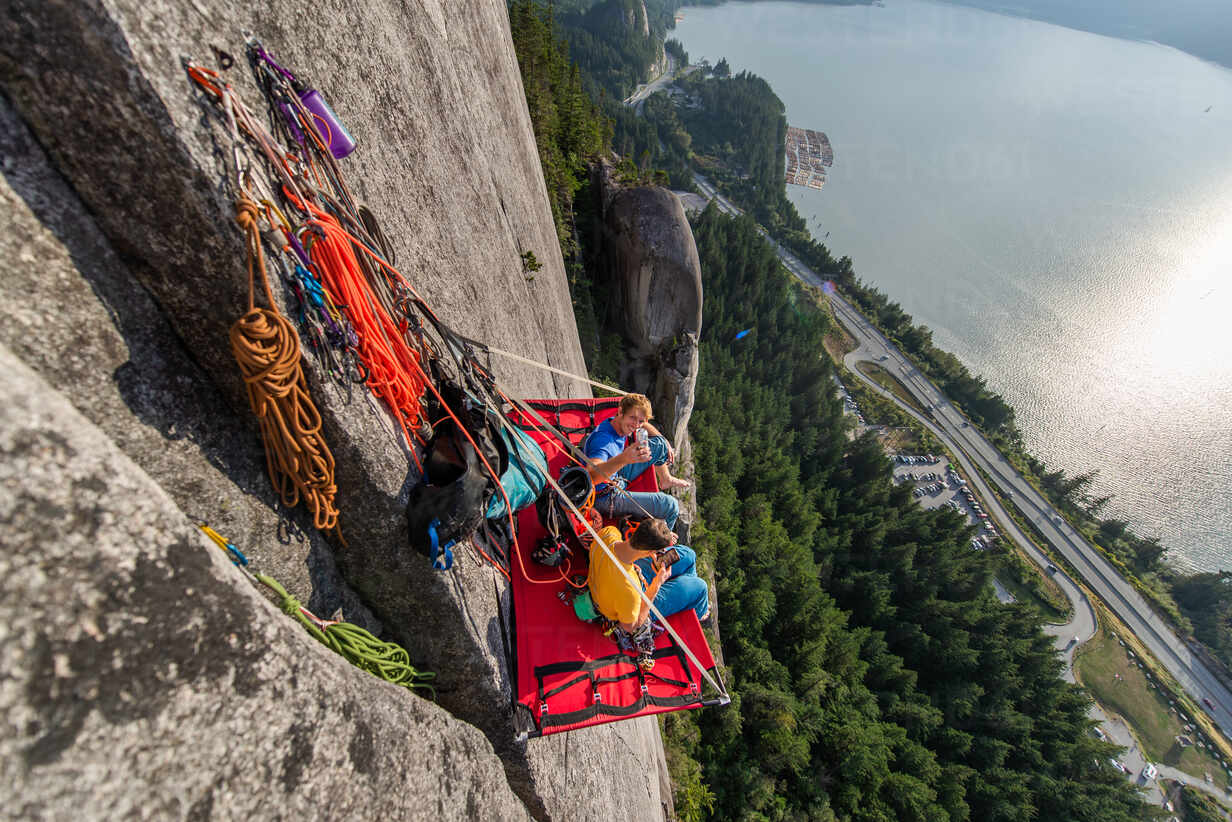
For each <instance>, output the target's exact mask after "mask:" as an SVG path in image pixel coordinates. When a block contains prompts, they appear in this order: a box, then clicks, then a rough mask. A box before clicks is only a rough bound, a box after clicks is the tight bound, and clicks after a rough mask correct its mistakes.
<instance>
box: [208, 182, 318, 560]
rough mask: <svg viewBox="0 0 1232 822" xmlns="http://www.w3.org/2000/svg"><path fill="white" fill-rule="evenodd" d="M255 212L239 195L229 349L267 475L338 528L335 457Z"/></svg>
mask: <svg viewBox="0 0 1232 822" xmlns="http://www.w3.org/2000/svg"><path fill="white" fill-rule="evenodd" d="M259 214H260V210H259V206H258V205H257V204H256V203H255V202H253V201H252V199H250V198H249V197H248V196H247V195H243V194H242V195H241V196H240V200H239V202H238V203H237V204H236V215H235V221H236V222H237V223H239V224H240V227H241V228H242V229H243V230H244V233H245V235H246V237H247V240H248V311H247V312H246V313H245V314H244V316H242V317H240V319H239V320H238V321H237V322H236V323H235V325H233V326H231V351H232V353H233V354H234V355H235V359H236V361H237V362H238V363H239V366H240V370H241V371H242V372H243V374H244V384H245V385H246V386H247V388H248V403H249V405H251V406H252V412H253V413H254V414H256V416H257V421H258V423H259V424H260V427H261V439H262V440H263V441H264V443H265V467H266V470H267V471H268V472H269V478H270V482H271V483H273V485H274V488H276V489H277V490H278V493H279V494H280V495H281V496H282V501H283V502H284V503H285V504H286V505H287V506H289V507H294V506H295V505H297V504H298V503H299V500H300V497H301V496H302V497H303V499H304V502H305V504H307V506H308V509H309V510H310V511H312V516H313V525H315V526H316V527H317V528H318V529H320V530H322V531H330V530H334V529H336V528H337V527H338V509H337V508H335V507H334V495H335V493H336V492H337V490H338V489H337V486H335V485H334V456H333V454H331V453H330V450H329V446H328V445H326V443H325V440H324V438H323V437H322V436H321V414H320V412H318V411H317V407H316V405H314V404H313V402H312V397H311V396H309V394H308V385H307V383H306V381H305V380H304V370H303V368H302V367H301V365H300V347H299V335H298V334H297V333H296V332H295V328H294V327H293V326H292V325H291V323H290V322H288V321H287V319H286V318H285V317H283V316H282V314H280V313H279V312H278V309H277V307H276V306H275V304H274V297H273V294H271V293H270V287H269V278H268V276H267V275H266V272H265V254H264V252H263V251H262V249H261V233H260V229H259V226H258V222H257V220H258V216H259ZM258 270H259V271H260V272H261V285H262V286H263V288H264V289H265V299H266V301H267V302H268V303H269V305H270V307H269V308H268V309H266V308H257V307H256V305H255V302H254V292H255V290H256V272H257V271H258ZM339 537H340V538H341V534H339Z"/></svg>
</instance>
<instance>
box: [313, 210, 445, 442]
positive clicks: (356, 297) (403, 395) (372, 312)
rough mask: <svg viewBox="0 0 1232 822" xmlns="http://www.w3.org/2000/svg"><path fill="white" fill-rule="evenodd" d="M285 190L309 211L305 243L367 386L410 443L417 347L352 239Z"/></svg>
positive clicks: (419, 401) (418, 377) (416, 414)
mask: <svg viewBox="0 0 1232 822" xmlns="http://www.w3.org/2000/svg"><path fill="white" fill-rule="evenodd" d="M289 196H290V197H291V199H292V202H294V203H295V204H296V205H297V206H299V207H301V208H303V209H305V210H306V211H308V212H309V213H310V214H311V215H312V219H311V220H309V221H308V223H307V225H308V226H310V227H311V228H312V229H314V230H313V231H312V233H308V232H304V234H303V235H302V236H303V238H304V245H305V246H306V247H307V248H308V255H309V256H310V257H311V258H312V262H313V263H314V264H315V265H316V267H317V268H318V269H319V270H320V272H321V276H322V283H323V284H324V286H325V288H326V289H327V290H328V292H329V294H330V296H331V297H332V298H333V300H334V303H335V304H337V305H338V306H339V307H340V308H341V309H342V311H343V313H344V314H345V315H346V318H347V320H348V321H349V322H350V323H351V327H352V328H354V329H355V333H356V334H357V335H358V337H359V346H358V348H359V356H360V359H361V360H362V361H363V363H364V367H365V368H366V369H367V370H368V380H367V384H368V387H369V388H371V389H372V391H373V393H375V394H376V395H377V396H378V397H380V398H381V399H383V400H384V401H385V403H386V404H387V405H388V406H389V407H390V408H391V409H392V410H393V411H394V412H395V414H394V416H395V417H396V418H397V420H398V425H399V426H401V428H402V435H403V437H405V439H406V443H407V445H409V446H410V447H411V448H412V449H413V448H414V447H415V440H414V438H413V435H412V433H411V432H413V431H417V430H418V429H419V428H420V426H421V425H422V424H423V422H424V420H423V396H424V393H425V391H426V390H427V387H426V383H427V378H426V374H425V373H424V370H423V368H422V367H421V365H420V362H419V360H420V355H419V352H417V351H415V350H414V349H412V348H411V346H409V345H407V342H406V339H405V337H404V335H403V330H402V329H401V328H400V327H399V324H398V323H397V322H395V321H394V319H393V318H392V317H391V316H390V315H389V312H388V311H386V309H385V307H384V306H383V305H382V304H381V302H380V300H378V299H377V297H376V295H375V294H374V293H373V291H372V286H371V284H370V283H369V282H368V278H367V277H366V276H365V274H364V271H363V269H362V268H361V266H360V264H359V260H357V259H356V257H355V245H356V244H357V242H356V241H355V240H354V238H353V237H352V236H351V235H350V233H348V232H347V231H346V230H345V229H343V228H342V226H341V225H340V224H339V223H338V221H337V219H335V218H334V217H333V216H332V215H330V214H327V213H326V212H324V211H322V210H321V209H319V208H317V207H316V206H315V205H313V204H312V203H308V202H303V201H298V200H296V199H295V198H294V196H293V195H289Z"/></svg>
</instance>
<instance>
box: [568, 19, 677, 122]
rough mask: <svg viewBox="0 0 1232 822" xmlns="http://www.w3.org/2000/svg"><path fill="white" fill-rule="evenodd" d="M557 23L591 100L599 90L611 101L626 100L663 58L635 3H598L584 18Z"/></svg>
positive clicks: (656, 35) (659, 44) (658, 40)
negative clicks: (583, 74)
mask: <svg viewBox="0 0 1232 822" xmlns="http://www.w3.org/2000/svg"><path fill="white" fill-rule="evenodd" d="M560 22H561V25H562V26H564V27H565V29H566V30H567V32H568V37H569V43H570V56H571V57H572V58H573V60H574V61H575V62H577V64H578V65H579V66H580V67H581V69H582V71H583V72H585V74H586V75H587V80H588V82H589V83H590V85H591V92H592V94H596V96H597V93H598V92H599V91H602V92H603V94H604V95H605V96H607V97H610V98H612V99H613V100H614V101H619V100H623V99H624V98H625V97H628V96H629V95H630V94H631V93H632V92H633V90H634V89H635V88H636V87H637V85H638V83H641V82H643V81H645V80H646V79H647V74H648V72H649V71H650V67H651V65H652V64H653V63H654V62H655V61H656V60H657V59H659V56H660V54H661V53H662V43H663V38H662V36H661V35H660V33H659V31H658V30H657V29H656V28H655V27H652V26H651V25H650V22H649V20H648V19H647V18H646V17H645V10H644V7H643V5H642V3H641V2H640V0H603V2H600V3H597V4H596V5H594V6H592V7H590V8H589V9H588V10H587V11H586V12H585V13H582V14H567V15H562V16H561V18H560ZM647 31H649V33H647Z"/></svg>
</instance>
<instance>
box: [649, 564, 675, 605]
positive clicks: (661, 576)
mask: <svg viewBox="0 0 1232 822" xmlns="http://www.w3.org/2000/svg"><path fill="white" fill-rule="evenodd" d="M671 575H672V566H670V565H656V566H655V578H654V583H652V585H653V587H654V589H655V591H658V590H659V587H660V586H662V585H663V583H665V582H667V580H668V577H670V576H671ZM651 599H654V597H651Z"/></svg>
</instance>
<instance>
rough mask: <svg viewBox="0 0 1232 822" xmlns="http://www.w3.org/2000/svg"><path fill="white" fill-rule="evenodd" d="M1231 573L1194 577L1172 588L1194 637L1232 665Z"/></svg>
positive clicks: (1180, 579)
mask: <svg viewBox="0 0 1232 822" xmlns="http://www.w3.org/2000/svg"><path fill="white" fill-rule="evenodd" d="M1230 581H1232V574H1229V573H1228V572H1227V571H1223V572H1220V573H1218V574H1194V575H1193V576H1187V577H1181V578H1179V579H1178V580H1177V581H1176V582H1175V583H1173V586H1172V595H1173V597H1175V599H1176V604H1177V606H1179V607H1180V609H1181V613H1182V614H1184V615H1185V616H1186V617H1187V618H1188V619H1189V621H1190V622H1191V623H1193V629H1194V636H1195V637H1197V638H1198V640H1199V641H1200V642H1202V644H1204V645H1206V647H1208V648H1210V649H1211V651H1212V652H1213V653H1214V654H1215V656H1216V657H1218V658H1219V659H1220V660H1222V661H1223V663H1224V664H1225V665H1229V666H1232V582H1230Z"/></svg>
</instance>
